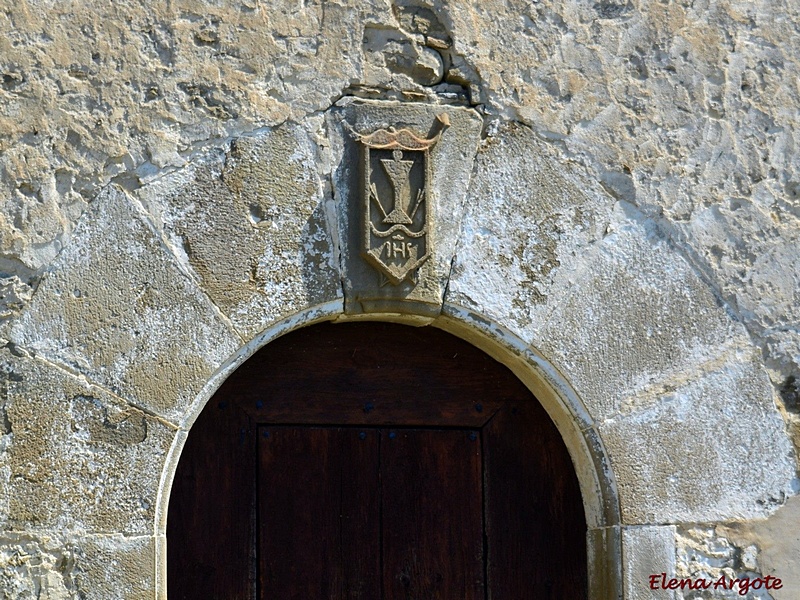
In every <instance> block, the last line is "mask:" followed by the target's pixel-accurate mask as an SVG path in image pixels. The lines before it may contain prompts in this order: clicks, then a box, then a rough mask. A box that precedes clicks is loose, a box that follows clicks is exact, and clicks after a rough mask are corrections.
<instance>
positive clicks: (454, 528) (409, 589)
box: [381, 429, 484, 600]
mask: <svg viewBox="0 0 800 600" xmlns="http://www.w3.org/2000/svg"><path fill="white" fill-rule="evenodd" d="M381 486H382V493H381V496H382V523H383V543H382V546H383V563H384V564H383V576H384V582H383V586H384V596H383V597H384V598H385V600H418V599H425V600H451V599H453V598H458V599H459V600H462V599H463V600H479V599H480V600H483V598H484V595H483V594H484V573H483V570H484V567H483V512H482V482H481V444H480V439H479V438H478V436H477V434H476V432H474V431H464V430H408V429H405V430H404V429H399V430H394V431H393V430H389V431H384V432H383V435H382V437H381Z"/></svg>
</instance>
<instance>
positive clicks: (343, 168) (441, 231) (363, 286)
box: [328, 100, 482, 315]
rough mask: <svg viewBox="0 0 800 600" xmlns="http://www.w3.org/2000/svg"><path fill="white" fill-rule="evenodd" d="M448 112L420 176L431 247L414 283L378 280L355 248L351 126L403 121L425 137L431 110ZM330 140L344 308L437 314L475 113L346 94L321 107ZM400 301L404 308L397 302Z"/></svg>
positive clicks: (358, 219)
mask: <svg viewBox="0 0 800 600" xmlns="http://www.w3.org/2000/svg"><path fill="white" fill-rule="evenodd" d="M442 114H445V115H447V118H448V120H449V127H447V128H446V129H445V130H444V131H443V133H442V135H441V138H440V139H439V141H438V143H437V144H436V145H435V146H434V147H433V148H432V149H431V150H430V160H431V164H432V181H430V182H427V184H426V185H427V190H428V192H429V194H430V195H429V197H428V199H427V200H426V202H428V206H427V209H428V210H429V211H430V213H429V214H430V223H431V227H430V234H429V235H430V236H431V237H430V240H431V244H432V254H431V256H430V258H428V260H427V261H426V262H425V263H424V264H423V265H422V266H421V267H420V268H419V270H418V271H419V273H418V282H417V283H416V285H413V284H411V283H410V282H408V281H404V282H403V283H401V284H400V285H397V286H394V285H392V284H390V283H389V284H386V285H384V286H381V285H380V275H379V273H378V271H377V270H376V269H374V268H373V267H372V266H371V265H369V264H368V263H367V262H366V261H365V260H364V258H363V257H362V256H361V254H362V252H363V250H362V245H363V243H362V238H363V236H364V231H363V224H362V220H363V219H362V216H361V215H362V202H363V189H364V183H363V179H362V177H363V174H362V167H361V164H360V162H361V149H360V148H359V142H357V141H356V139H355V137H354V135H353V134H352V133H351V131H350V128H352V130H353V131H355V132H358V133H359V134H368V133H372V132H373V131H376V130H378V129H386V128H388V127H396V128H397V129H401V128H409V129H411V130H412V131H414V132H415V133H416V134H417V135H420V136H422V137H428V136H429V135H433V134H434V133H435V131H436V126H437V116H438V115H442ZM328 126H329V136H330V141H331V152H332V157H333V158H332V163H333V164H334V165H335V167H334V172H333V175H332V177H333V186H334V199H335V202H336V214H337V217H338V225H339V239H340V240H341V242H340V244H341V248H340V255H341V269H342V272H343V274H344V293H345V311H346V312H347V313H350V314H360V313H369V312H389V313H391V312H395V313H397V312H400V313H404V312H413V311H412V309H411V308H409V307H410V306H412V305H415V307H416V308H415V309H414V311H416V312H418V314H429V315H436V314H438V313H439V312H440V311H441V306H442V298H443V296H444V293H445V289H446V287H447V281H448V277H449V274H450V268H451V260H452V257H453V254H454V253H455V247H456V243H457V240H458V229H459V224H460V222H461V218H462V215H463V211H464V204H465V197H466V192H467V189H468V186H469V180H470V175H471V171H472V163H473V159H474V156H475V152H476V149H477V145H478V141H479V138H480V132H481V127H482V121H481V119H480V118H479V117H478V115H477V114H476V113H475V112H474V111H472V110H468V109H465V108H457V107H451V106H431V105H422V104H401V103H397V102H377V101H376V102H372V101H366V100H347V101H343V102H340V103H339V105H337V108H336V109H334V110H331V111H330V113H329V115H328ZM404 306H405V307H406V308H404Z"/></svg>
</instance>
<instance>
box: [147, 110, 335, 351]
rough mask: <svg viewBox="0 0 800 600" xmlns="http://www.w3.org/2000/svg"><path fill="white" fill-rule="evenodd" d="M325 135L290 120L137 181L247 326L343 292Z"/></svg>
mask: <svg viewBox="0 0 800 600" xmlns="http://www.w3.org/2000/svg"><path fill="white" fill-rule="evenodd" d="M317 153H318V150H317V146H316V143H315V142H314V141H313V140H312V139H311V137H310V135H309V134H308V133H307V132H306V131H304V130H303V129H302V128H301V127H300V126H297V125H291V124H285V125H282V126H280V127H277V128H275V129H271V130H267V131H263V132H261V133H258V134H257V135H253V136H249V137H241V138H238V139H236V140H234V141H233V143H232V144H231V148H230V151H229V152H228V153H227V154H224V153H223V152H222V151H219V152H217V153H212V154H210V155H208V156H207V157H206V158H205V159H204V160H202V161H198V162H197V163H194V164H192V165H189V166H187V167H186V168H184V169H181V170H180V171H177V172H175V173H172V174H170V175H168V176H166V177H164V178H163V179H161V180H159V181H156V182H154V183H152V184H150V185H147V186H145V187H143V188H141V189H139V190H138V191H137V194H138V196H139V197H140V198H141V199H142V201H143V203H144V204H145V206H147V207H148V209H149V210H150V211H151V212H152V213H153V214H154V215H155V216H156V220H157V222H158V223H159V224H160V225H161V226H162V227H163V229H164V231H165V233H166V235H167V238H168V239H169V241H170V244H171V245H172V246H173V248H174V250H175V252H176V254H177V255H178V256H180V257H181V258H182V259H183V262H184V264H185V265H186V267H187V269H189V270H190V271H191V272H193V274H194V275H195V277H196V278H197V280H198V281H199V282H200V285H201V286H202V288H203V289H204V290H205V291H206V292H207V293H208V295H209V296H210V297H211V299H212V300H213V301H214V303H215V304H216V305H217V306H218V307H219V308H220V310H222V312H223V313H225V315H227V316H228V317H229V318H230V320H231V321H232V322H233V324H234V325H235V326H236V328H237V330H238V331H239V332H240V333H241V334H242V335H243V336H244V337H245V339H251V338H252V337H254V336H255V335H256V334H258V333H259V332H260V331H262V330H263V329H264V328H265V327H267V326H268V325H269V324H270V323H273V322H275V321H276V320H278V319H280V318H283V317H286V316H288V315H291V314H294V313H296V312H298V311H300V310H302V309H304V308H307V307H309V306H314V305H318V304H322V303H324V302H329V301H331V300H335V299H337V298H342V290H341V281H340V279H341V278H340V276H339V272H338V268H337V264H336V259H335V257H334V247H333V242H332V240H331V236H330V233H329V227H328V223H327V218H326V206H325V203H324V199H323V192H322V181H321V179H320V176H319V174H318V172H317V168H318V164H319V163H320V160H319V158H318V156H317Z"/></svg>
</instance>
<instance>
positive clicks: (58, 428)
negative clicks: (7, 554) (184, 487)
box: [0, 350, 175, 535]
mask: <svg viewBox="0 0 800 600" xmlns="http://www.w3.org/2000/svg"><path fill="white" fill-rule="evenodd" d="M0 395H1V396H0V416H2V417H3V418H2V420H1V421H0V433H1V434H2V438H0V439H2V446H3V449H4V452H3V454H0V457H2V458H0V464H2V469H0V471H3V472H4V475H5V477H2V479H4V480H5V484H4V486H2V487H3V488H5V489H4V493H0V499H2V502H0V509H2V510H0V524H2V528H8V529H13V530H23V529H27V530H33V531H37V530H41V529H43V528H44V529H45V530H46V529H48V528H56V527H57V528H59V529H60V530H73V531H81V532H85V531H88V532H120V533H125V534H129V535H132V534H146V533H149V532H152V531H153V523H154V519H155V510H156V498H157V494H158V483H159V479H160V473H161V471H162V470H163V464H164V460H165V459H166V455H167V452H168V450H169V446H170V444H171V442H172V439H173V437H174V435H175V429H174V428H173V427H170V426H168V425H166V424H165V423H164V422H163V421H161V420H159V419H156V418H154V417H152V416H150V415H147V414H145V413H143V412H142V411H140V410H138V409H135V408H132V407H131V406H129V405H126V404H124V403H122V402H121V401H120V400H119V399H118V398H115V397H113V396H111V395H110V394H108V393H106V392H104V391H102V390H100V389H98V388H96V387H93V386H90V385H87V383H86V382H85V381H84V380H82V379H79V378H77V377H74V376H72V375H69V374H68V373H66V372H64V371H63V370H61V369H59V368H57V367H53V366H51V365H49V364H47V363H44V362H42V361H40V360H36V359H31V358H19V357H14V356H12V355H11V353H10V352H8V350H3V351H0ZM0 489H2V488H0Z"/></svg>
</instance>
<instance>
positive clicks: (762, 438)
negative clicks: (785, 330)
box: [599, 353, 795, 524]
mask: <svg viewBox="0 0 800 600" xmlns="http://www.w3.org/2000/svg"><path fill="white" fill-rule="evenodd" d="M770 389H771V387H770V384H769V379H768V378H767V376H766V374H765V372H764V371H763V368H762V367H760V365H759V363H758V362H757V361H756V360H755V359H754V358H750V359H749V360H748V357H747V356H741V355H739V354H737V353H733V354H729V355H728V356H726V357H725V358H724V359H723V360H722V361H721V364H719V365H718V366H717V367H716V368H714V369H713V370H711V371H709V372H708V373H706V374H704V375H702V376H700V377H698V378H697V379H694V380H691V381H687V382H683V383H680V382H673V383H672V384H671V385H670V386H669V387H668V388H667V389H664V390H662V391H660V392H655V393H651V394H645V395H643V396H642V397H639V398H636V400H635V401H631V402H630V403H629V404H627V405H626V406H625V408H624V412H623V414H620V415H616V416H614V417H613V418H608V419H607V420H605V421H604V422H602V423H600V425H599V428H600V433H601V435H602V437H603V439H604V442H605V445H606V449H607V450H608V452H609V455H610V457H611V464H612V468H613V470H614V473H615V474H616V477H617V485H618V487H619V495H620V504H621V508H622V516H623V520H624V522H625V523H626V524H647V523H678V522H713V521H722V520H730V519H748V518H756V517H761V516H765V515H766V514H768V513H769V512H771V511H773V510H775V509H776V508H777V507H778V506H779V505H780V504H782V503H783V502H784V501H785V500H786V498H787V496H790V495H792V494H793V493H794V490H793V487H792V484H793V478H794V475H795V467H794V453H793V450H792V447H791V444H790V442H789V440H788V438H787V436H786V433H785V429H784V424H783V422H782V421H781V419H780V417H779V416H778V413H777V411H776V410H775V407H774V405H773V403H772V400H771V397H770Z"/></svg>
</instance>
